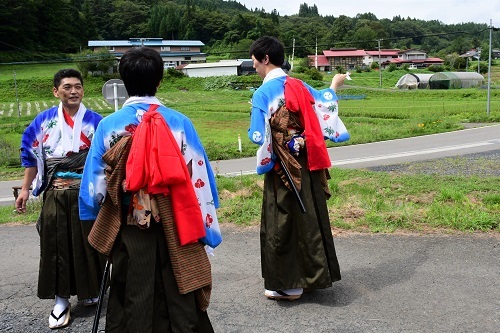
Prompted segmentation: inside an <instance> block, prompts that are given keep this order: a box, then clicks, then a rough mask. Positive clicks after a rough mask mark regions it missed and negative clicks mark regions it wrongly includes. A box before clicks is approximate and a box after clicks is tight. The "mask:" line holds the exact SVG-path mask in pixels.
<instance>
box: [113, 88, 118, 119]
mask: <svg viewBox="0 0 500 333" xmlns="http://www.w3.org/2000/svg"><path fill="white" fill-rule="evenodd" d="M113 98H114V100H115V112H116V111H118V85H117V84H116V83H113Z"/></svg>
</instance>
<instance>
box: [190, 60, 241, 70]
mask: <svg viewBox="0 0 500 333" xmlns="http://www.w3.org/2000/svg"><path fill="white" fill-rule="evenodd" d="M242 63H243V61H237V60H227V61H219V62H204V63H197V64H188V65H186V67H184V68H185V69H191V68H213V67H237V66H240V65H241V64H242Z"/></svg>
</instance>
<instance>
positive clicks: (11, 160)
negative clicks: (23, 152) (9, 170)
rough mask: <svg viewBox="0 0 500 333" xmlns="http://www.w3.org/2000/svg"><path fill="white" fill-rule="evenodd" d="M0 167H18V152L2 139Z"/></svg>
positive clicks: (0, 144) (19, 164)
mask: <svg viewBox="0 0 500 333" xmlns="http://www.w3.org/2000/svg"><path fill="white" fill-rule="evenodd" d="M0 165H1V166H7V167H20V166H21V160H20V158H19V151H18V149H17V148H16V147H13V146H12V145H11V144H9V143H8V142H7V141H5V140H4V139H1V138H0Z"/></svg>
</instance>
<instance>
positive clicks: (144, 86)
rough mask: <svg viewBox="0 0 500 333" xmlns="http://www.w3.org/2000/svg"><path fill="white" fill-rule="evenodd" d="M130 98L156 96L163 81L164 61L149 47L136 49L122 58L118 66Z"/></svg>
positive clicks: (129, 51)
mask: <svg viewBox="0 0 500 333" xmlns="http://www.w3.org/2000/svg"><path fill="white" fill-rule="evenodd" d="M118 70H119V72H120V76H121V78H122V80H123V83H124V84H125V88H126V89H127V93H128V94H129V96H154V95H155V94H156V90H157V88H158V85H159V84H160V82H161V80H162V79H163V59H162V58H161V56H160V54H159V53H158V52H157V51H155V50H154V49H152V48H149V47H134V48H132V49H130V50H128V51H127V52H125V54H124V55H123V56H122V58H121V59H120V65H119V66H118Z"/></svg>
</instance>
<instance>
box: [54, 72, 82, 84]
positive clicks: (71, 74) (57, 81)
mask: <svg viewBox="0 0 500 333" xmlns="http://www.w3.org/2000/svg"><path fill="white" fill-rule="evenodd" d="M68 77H76V78H77V79H78V80H80V82H81V84H82V86H83V78H82V74H81V73H80V72H79V71H77V70H76V69H73V68H66V69H61V70H59V71H58V72H57V73H55V74H54V88H58V87H59V85H60V84H61V81H62V79H65V78H68Z"/></svg>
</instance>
